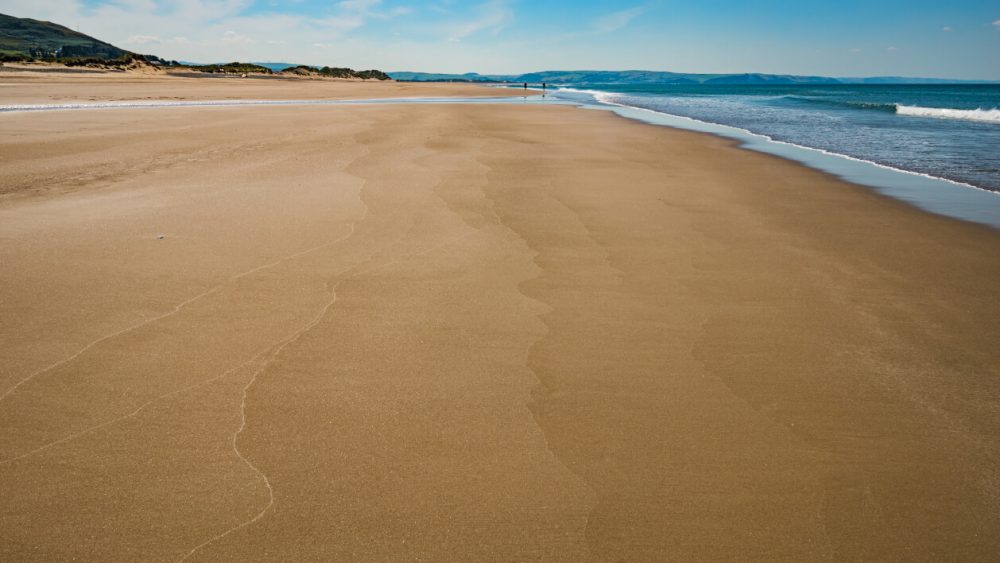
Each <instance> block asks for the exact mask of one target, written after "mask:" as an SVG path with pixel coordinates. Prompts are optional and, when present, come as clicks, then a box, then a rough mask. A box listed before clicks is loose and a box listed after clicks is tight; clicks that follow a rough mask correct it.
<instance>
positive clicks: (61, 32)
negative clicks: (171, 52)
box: [0, 14, 131, 60]
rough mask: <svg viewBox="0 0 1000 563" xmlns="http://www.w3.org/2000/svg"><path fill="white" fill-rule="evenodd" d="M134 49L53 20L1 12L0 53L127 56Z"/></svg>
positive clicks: (52, 56)
mask: <svg viewBox="0 0 1000 563" xmlns="http://www.w3.org/2000/svg"><path fill="white" fill-rule="evenodd" d="M130 56H131V53H129V52H128V51H125V50H124V49H119V48H118V47H115V46H114V45H111V44H110V43H105V42H103V41H99V40H97V39H94V38H93V37H90V36H89V35H84V34H83V33H79V32H76V31H73V30H72V29H69V28H67V27H64V26H61V25H59V24H54V23H52V22H45V21H38V20H33V19H28V18H15V17H13V16H8V15H5V14H0V57H3V58H6V59H8V60H12V59H74V58H95V59H125V58H129V57H130Z"/></svg>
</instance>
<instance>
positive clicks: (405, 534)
mask: <svg viewBox="0 0 1000 563" xmlns="http://www.w3.org/2000/svg"><path fill="white" fill-rule="evenodd" d="M214 84H215V83H214V82H213V83H212V85H210V86H208V88H209V89H210V91H208V92H207V93H206V92H202V91H197V92H190V93H185V94H183V96H186V97H187V98H185V99H189V98H194V99H197V98H198V97H199V96H205V98H203V99H207V98H209V97H215V96H218V95H219V92H216V91H214V90H211V89H214V88H216V86H215V85H214ZM347 86H352V87H353V85H347ZM383 86H384V87H385V88H387V89H390V90H392V92H396V91H397V90H396V89H398V88H401V87H402V86H400V85H383ZM103 87H104V86H101V88H103ZM145 87H146V86H142V87H141V88H140V90H141V89H142V88H145ZM169 87H170V88H173V87H174V86H169ZM220 87H221V86H220ZM310 87H311V86H310ZM345 87H346V86H345ZM361 87H362V88H369V86H368V85H364V86H361ZM378 87H379V86H378V85H373V86H371V88H376V89H377V88H378ZM95 88H97V89H95V90H94V95H99V94H101V93H102V91H101V90H100V89H99V88H98V87H95ZM178 88H179V91H180V90H183V88H180V87H178ZM187 88H188V89H190V88H191V87H190V86H188V87H187ZM305 88H306V86H300V90H301V91H297V92H290V93H289V95H291V94H294V96H295V97H301V96H303V95H304V94H303V91H304V89H305ZM420 88H422V89H429V90H428V91H430V90H432V89H433V88H434V87H433V86H421V87H420ZM11 90H14V91H16V92H17V94H16V95H14V96H13V97H14V98H17V99H18V100H26V99H32V100H43V99H44V100H51V99H55V98H57V97H60V96H70V97H73V96H77V94H72V95H71V94H70V93H69V92H68V90H71V89H67V91H65V92H64V91H62V90H60V89H59V88H55V89H53V90H52V92H53V93H51V94H48V95H40V94H37V93H32V91H33V90H32V88H22V87H20V86H18V87H12V88H11ZM80 91H81V92H82V91H83V90H80ZM138 91H139V90H129V89H127V88H126V89H124V90H122V91H121V92H120V94H121V93H123V95H124V96H126V97H128V96H137V95H138V94H137V92H138ZM373 91H376V90H373ZM377 91H378V92H379V93H380V95H379V97H382V95H381V93H382V92H385V90H377ZM422 91H423V90H422ZM359 92H360V93H359V96H360V95H364V92H368V90H365V91H364V92H361V91H360V90H359ZM436 92H444V93H457V94H462V93H464V87H459V88H458V89H449V87H441V88H439V89H438V90H436ZM0 94H3V95H5V96H6V92H3V93H0ZM266 94H268V92H263V91H261V92H254V93H253V94H251V95H252V96H262V95H266ZM87 95H89V94H87ZM240 95H242V94H240ZM317 95H321V94H317ZM84 96H85V95H84ZM4 99H5V100H6V99H7V98H4ZM127 99H134V98H127ZM0 121H2V122H3V134H2V136H0V145H2V146H0V177H2V178H3V180H2V181H0V238H2V240H3V243H2V244H0V263H2V264H3V268H0V319H2V321H0V339H2V342H4V345H3V348H2V351H3V353H2V354H0V498H3V499H4V501H3V502H2V503H0V559H4V560H61V559H70V558H78V559H84V560H136V559H141V560H173V561H178V560H182V559H185V558H187V559H189V560H192V561H193V560H205V561H211V560H238V559H253V560H257V559H276V560H411V559H428V560H456V561H457V560H461V561H469V560H541V559H544V560H570V561H579V560H588V559H590V560H650V561H653V560H656V561H662V560H718V559H762V560H829V559H837V560H843V559H879V560H882V559H906V560H940V559H962V560H986V559H989V558H991V557H992V556H993V555H994V554H995V553H996V552H997V550H998V549H1000V546H998V545H997V542H998V539H997V535H996V534H995V531H996V530H997V529H998V528H1000V510H998V509H1000V505H998V489H997V480H996V475H997V474H998V472H997V470H998V463H1000V457H998V455H1000V442H998V441H997V440H996V437H997V436H998V435H1000V417H998V416H997V405H998V404H1000V368H998V366H1000V348H998V347H997V346H996V342H997V339H998V336H1000V295H998V294H1000V284H997V280H998V279H1000V252H998V248H1000V234H998V233H997V232H996V231H993V230H990V229H988V228H984V227H978V226H974V225H970V224H963V223H960V222H957V221H952V220H946V219H943V218H939V217H935V216H931V215H928V214H925V213H922V212H919V211H916V210H914V209H911V208H909V207H907V206H905V205H903V204H900V203H897V202H894V201H891V200H887V199H884V198H881V197H878V196H875V195H872V194H871V193H869V192H868V191H866V190H865V189H863V188H859V187H855V186H850V185H847V184H844V183H841V182H839V181H837V180H835V179H832V178H829V177H827V176H824V175H822V174H820V173H817V172H813V171H810V170H807V169H804V168H801V167H798V166H796V165H793V164H790V163H787V162H784V161H781V160H779V159H775V158H771V157H767V156H764V155H760V154H756V153H750V152H746V151H742V150H740V149H737V148H734V147H733V146H731V144H729V143H727V142H726V141H723V140H720V139H716V138H712V137H707V136H702V135H698V134H694V133H687V132H681V131H675V130H670V129H665V128H658V127H653V126H643V125H638V124H635V123H631V122H628V121H626V120H623V119H621V118H618V117H615V116H613V115H610V114H604V113H599V112H591V111H582V110H578V109H574V108H568V107H540V106H517V105H489V106H469V105H465V106H460V105H436V106H415V105H392V106H351V107H336V106H310V107H267V108H223V107H219V108H171V109H157V110H114V111H78V112H62V113H59V112H54V113H37V114H5V115H0Z"/></svg>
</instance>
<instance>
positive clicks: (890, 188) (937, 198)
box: [0, 77, 1000, 229]
mask: <svg viewBox="0 0 1000 563" xmlns="http://www.w3.org/2000/svg"><path fill="white" fill-rule="evenodd" d="M157 78H162V77H157ZM176 78H178V77H173V78H169V79H168V80H173V79H176ZM182 78H186V77H182ZM200 79H201V78H196V79H193V80H200ZM229 80H231V81H239V80H242V79H239V78H232V77H229ZM289 81H293V82H294V81H300V82H301V79H297V78H289ZM330 82H334V83H338V82H339V83H340V84H344V82H350V81H330ZM354 83H355V84H356V83H357V82H356V81H354ZM372 84H377V83H372ZM397 84H406V85H410V84H412V85H415V86H416V88H418V89H419V90H418V91H421V92H425V91H426V90H427V88H428V87H431V88H434V87H435V86H437V87H438V88H440V89H444V90H446V91H448V92H449V96H448V97H439V98H431V97H420V96H413V95H404V96H398V95H397V96H393V97H387V98H361V97H354V96H348V97H340V98H333V99H326V98H318V99H246V98H244V99H218V100H212V99H196V100H186V101H178V100H149V99H145V100H142V99H136V100H100V101H97V100H91V101H88V102H70V103H61V104H21V105H9V104H8V105H3V104H0V114H4V113H11V112H23V111H62V110H95V109H135V108H171V107H240V106H257V107H266V106H283V105H339V104H393V103H480V101H483V102H486V103H519V100H520V99H521V98H525V99H524V102H525V103H530V104H560V103H562V104H569V105H578V106H579V107H581V108H585V109H586V108H589V109H603V110H608V111H612V112H614V113H616V114H618V115H620V116H621V117H624V118H625V119H630V120H633V121H638V122H640V123H647V124H651V125H655V126H664V127H673V128H677V129H681V130H686V131H695V132H700V133H707V134H709V135H713V136H717V137H721V138H727V139H733V140H735V141H737V143H738V144H739V146H740V148H742V149H744V150H751V151H755V152H760V153H764V154H770V155H774V156H777V157H779V158H782V159H785V160H787V161H789V162H793V163H796V164H798V165H801V166H806V167H808V168H811V169H814V170H819V171H822V172H825V173H828V174H831V175H832V176H834V177H836V178H838V179H840V180H842V181H844V182H847V183H851V184H855V185H860V186H862V187H865V188H867V189H869V190H873V191H875V192H877V193H879V194H881V195H884V196H886V197H889V198H892V199H895V200H898V201H902V202H904V203H906V204H907V205H910V206H913V207H915V208H917V209H919V210H921V211H925V212H928V213H931V214H934V215H939V216H945V217H951V218H953V219H957V220H960V221H967V222H972V223H977V224H981V225H985V226H987V227H990V228H993V229H1000V199H992V198H994V197H1000V192H995V191H992V190H988V189H986V188H981V187H978V186H974V185H972V184H967V183H964V182H959V181H955V180H949V179H947V178H941V177H936V176H932V175H929V174H924V173H920V172H913V171H909V170H904V169H901V168H895V167H892V166H887V165H883V164H880V163H877V162H873V161H869V160H865V159H861V158H856V157H852V156H849V155H845V154H841V153H836V152H831V151H828V150H824V149H817V148H813V147H809V146H805V145H799V144H795V143H790V142H786V141H778V140H775V139H772V138H771V137H769V136H767V135H763V134H759V133H754V132H752V131H749V130H746V129H741V128H738V127H733V126H728V125H722V124H717V123H712V122H708V121H703V120H699V119H695V118H690V117H685V116H678V115H673V114H669V113H665V112H661V111H656V110H651V109H646V108H639V107H633V106H628V105H623V104H619V103H614V102H607V101H603V100H600V99H595V100H593V101H592V102H587V101H583V100H577V99H574V98H560V97H556V96H553V94H555V93H556V92H558V90H554V91H553V92H551V93H550V94H549V95H550V96H553V97H552V98H551V99H548V100H546V99H545V92H544V91H542V90H535V89H532V90H530V91H531V92H532V94H533V96H532V97H531V98H528V97H526V96H518V95H516V94H515V95H509V96H498V95H496V94H494V93H493V92H490V93H486V92H485V91H487V90H496V91H497V92H499V93H509V92H505V90H506V89H505V88H498V87H493V86H482V85H467V84H458V85H456V84H452V83H449V84H437V83H419V82H417V83H410V82H404V83H397ZM456 86H457V88H456ZM470 88H471V89H473V91H477V96H476V97H467V96H466V94H467V91H468V90H469V89H470ZM510 90H511V92H520V90H517V89H516V88H512V89H510ZM571 91H573V92H576V93H581V94H586V95H592V94H593V93H592V92H590V91H578V90H572V89H571ZM538 94H542V96H538ZM540 98H541V99H540ZM841 161H846V162H841ZM867 167H871V169H868V168H867ZM876 169H877V170H876ZM953 188H961V189H963V190H969V189H971V190H975V192H974V193H972V194H963V193H962V192H950V191H948V190H950V189H953Z"/></svg>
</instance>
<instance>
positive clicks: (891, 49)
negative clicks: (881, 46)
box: [886, 47, 899, 53]
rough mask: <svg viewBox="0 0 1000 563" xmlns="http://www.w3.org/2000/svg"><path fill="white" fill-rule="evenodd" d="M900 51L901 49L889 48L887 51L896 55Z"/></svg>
mask: <svg viewBox="0 0 1000 563" xmlns="http://www.w3.org/2000/svg"><path fill="white" fill-rule="evenodd" d="M898 50H899V47H888V48H886V51H889V52H890V53H895V52H896V51H898Z"/></svg>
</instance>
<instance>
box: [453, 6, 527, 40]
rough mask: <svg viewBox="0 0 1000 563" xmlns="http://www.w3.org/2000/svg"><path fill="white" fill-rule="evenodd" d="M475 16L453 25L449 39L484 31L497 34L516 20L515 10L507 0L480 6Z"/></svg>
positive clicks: (460, 38)
mask: <svg viewBox="0 0 1000 563" xmlns="http://www.w3.org/2000/svg"><path fill="white" fill-rule="evenodd" d="M476 11H477V14H476V16H475V17H474V18H472V19H469V20H465V21H460V22H457V23H455V24H453V25H451V31H450V32H449V33H448V41H451V42H458V41H461V40H463V39H465V38H466V37H469V36H471V35H475V34H477V33H479V32H482V31H488V32H490V33H492V34H493V35H496V34H498V33H500V32H501V31H503V29H504V28H505V27H507V26H508V25H510V24H511V23H512V22H513V21H514V10H513V9H512V8H511V7H510V6H509V5H508V4H507V1H506V0H493V1H492V2H487V3H486V4H483V5H481V6H479V8H478V9H477V10H476Z"/></svg>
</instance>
